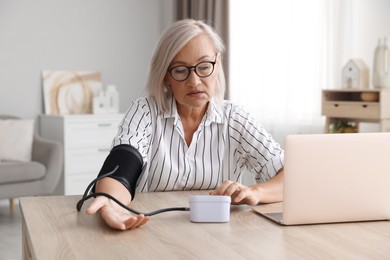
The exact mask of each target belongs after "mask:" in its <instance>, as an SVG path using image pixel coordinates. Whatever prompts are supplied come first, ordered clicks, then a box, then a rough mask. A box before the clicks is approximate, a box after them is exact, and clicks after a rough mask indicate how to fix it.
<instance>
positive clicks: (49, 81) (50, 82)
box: [42, 70, 103, 115]
mask: <svg viewBox="0 0 390 260" xmlns="http://www.w3.org/2000/svg"><path fill="white" fill-rule="evenodd" d="M42 81H43V99H44V109H45V114H47V115H66V114H90V113H92V105H93V104H92V103H93V97H94V96H96V95H98V93H99V92H100V91H102V89H103V85H102V81H101V75H100V72H98V71H52V70H44V71H43V72H42Z"/></svg>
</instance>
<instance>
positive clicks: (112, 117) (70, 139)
mask: <svg viewBox="0 0 390 260" xmlns="http://www.w3.org/2000/svg"><path fill="white" fill-rule="evenodd" d="M122 118H123V115H122V114H105V115H64V116H51V115H41V116H40V120H39V122H40V133H41V135H42V137H45V138H48V139H51V140H56V141H59V142H61V143H62V144H63V147H64V169H63V175H62V178H61V181H60V183H59V185H58V187H57V189H56V192H55V193H56V194H59V195H60V194H65V195H74V194H82V193H83V192H84V190H85V188H86V187H87V185H88V184H89V183H90V182H91V181H92V180H93V179H94V178H96V176H97V174H98V173H99V170H100V168H101V166H102V165H103V162H104V160H105V158H106V157H107V155H108V153H109V151H110V149H111V144H112V140H113V138H114V137H115V135H116V133H117V131H118V124H119V123H120V121H121V120H122Z"/></svg>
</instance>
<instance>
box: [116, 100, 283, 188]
mask: <svg viewBox="0 0 390 260" xmlns="http://www.w3.org/2000/svg"><path fill="white" fill-rule="evenodd" d="M170 104H171V106H170V109H169V110H170V111H169V112H165V113H162V112H161V111H159V109H158V108H157V106H156V103H155V101H154V99H153V98H147V97H143V98H139V99H137V100H135V101H133V103H132V105H131V106H130V108H129V109H128V111H127V113H126V114H125V116H124V118H123V120H122V122H121V123H120V124H119V128H118V134H117V136H116V137H115V138H114V140H113V146H116V145H120V144H130V145H132V146H133V147H135V148H137V149H138V151H139V152H140V154H141V155H142V158H143V164H144V168H143V173H142V174H141V176H140V178H139V179H138V183H137V188H136V191H137V192H145V191H172V190H194V189H195V190H197V189H214V188H216V187H217V186H218V185H219V184H221V183H222V182H223V181H225V180H228V179H229V180H233V181H236V182H240V181H241V177H242V173H243V172H245V170H247V171H249V172H252V173H253V174H254V178H255V179H256V182H264V181H266V180H269V179H270V178H272V177H273V176H275V175H276V173H277V172H278V171H279V170H280V169H281V168H282V167H283V160H284V152H283V150H282V149H281V148H280V145H279V144H278V143H276V142H275V141H274V140H273V139H272V137H271V135H270V134H268V133H267V132H266V131H265V129H264V128H263V127H262V126H261V125H260V124H259V123H258V122H256V120H254V119H253V118H252V117H251V116H250V115H249V114H248V113H247V112H245V111H244V110H243V109H242V108H241V107H239V106H237V105H235V104H233V103H231V102H230V101H224V103H223V105H222V106H218V105H217V104H216V103H214V102H213V101H211V102H210V103H209V106H208V109H207V111H206V114H205V116H204V118H203V120H202V122H201V123H200V125H199V127H198V129H197V130H196V131H195V133H194V135H193V137H192V141H191V144H190V145H189V146H188V145H187V143H186V142H185V138H184V131H183V126H182V122H181V120H180V117H179V115H178V113H177V108H176V102H174V100H173V99H172V100H171V102H170Z"/></svg>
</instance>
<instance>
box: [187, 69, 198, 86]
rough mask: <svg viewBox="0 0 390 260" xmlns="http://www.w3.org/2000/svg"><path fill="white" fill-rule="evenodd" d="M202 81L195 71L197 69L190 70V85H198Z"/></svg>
mask: <svg viewBox="0 0 390 260" xmlns="http://www.w3.org/2000/svg"><path fill="white" fill-rule="evenodd" d="M200 82H201V80H200V77H199V76H198V75H197V74H196V73H195V70H194V69H192V70H190V75H189V76H188V79H187V84H188V85H190V86H197V85H198V84H199V83H200Z"/></svg>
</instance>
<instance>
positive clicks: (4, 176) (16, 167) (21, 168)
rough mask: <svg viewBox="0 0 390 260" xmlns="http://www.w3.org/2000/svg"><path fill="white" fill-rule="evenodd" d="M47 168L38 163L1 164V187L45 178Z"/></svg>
mask: <svg viewBox="0 0 390 260" xmlns="http://www.w3.org/2000/svg"><path fill="white" fill-rule="evenodd" d="M45 174H46V167H45V166H44V165H43V164H41V163H38V162H15V161H9V162H1V163H0V185H1V184H8V183H17V182H27V181H33V180H40V179H42V178H43V177H45Z"/></svg>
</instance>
